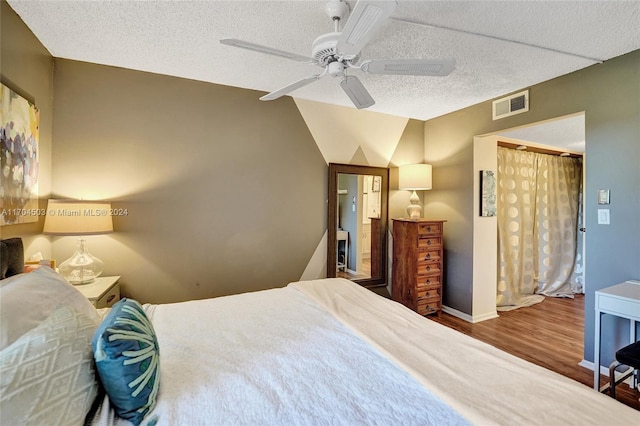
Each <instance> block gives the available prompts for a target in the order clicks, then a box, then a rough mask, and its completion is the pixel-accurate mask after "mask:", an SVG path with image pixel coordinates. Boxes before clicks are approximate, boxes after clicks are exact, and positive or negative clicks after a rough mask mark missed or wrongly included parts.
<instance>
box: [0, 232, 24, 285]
mask: <svg viewBox="0 0 640 426" xmlns="http://www.w3.org/2000/svg"><path fill="white" fill-rule="evenodd" d="M22 272H24V247H23V246H22V238H9V239H6V240H0V279H4V278H9V277H10V276H12V275H17V274H21V273H22Z"/></svg>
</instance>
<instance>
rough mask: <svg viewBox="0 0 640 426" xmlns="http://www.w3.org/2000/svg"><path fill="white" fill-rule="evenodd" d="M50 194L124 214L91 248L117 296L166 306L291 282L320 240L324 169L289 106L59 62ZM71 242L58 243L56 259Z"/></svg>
mask: <svg viewBox="0 0 640 426" xmlns="http://www.w3.org/2000/svg"><path fill="white" fill-rule="evenodd" d="M55 93H56V97H55V103H54V122H55V129H54V140H55V145H54V153H53V164H54V170H53V188H54V194H55V196H57V197H62V198H66V197H68V198H86V199H91V198H94V199H109V200H112V201H113V202H114V206H116V207H118V208H122V209H127V211H128V215H126V216H123V217H117V218H115V220H114V225H115V228H116V232H115V233H114V234H112V235H109V236H96V237H89V247H90V248H91V250H92V251H93V252H94V254H95V255H97V256H98V257H101V258H102V259H103V260H104V261H105V264H106V270H105V274H118V275H122V276H123V279H122V281H123V292H124V294H126V295H128V296H130V297H133V298H137V299H140V300H142V301H144V302H157V303H159V302H170V301H178V300H187V299H194V298H204V297H212V296H219V295H225V294H231V293H238V292H242V291H249V290H259V289H264V288H272V287H278V286H283V285H286V284H287V283H289V282H291V281H296V280H298V279H299V278H300V276H301V275H302V272H303V270H304V268H305V266H306V265H307V263H308V261H309V259H310V258H311V256H312V254H313V252H314V250H315V248H316V246H317V245H318V242H319V241H320V240H321V238H322V235H323V233H324V231H325V229H326V218H325V216H326V213H325V199H326V191H327V189H326V182H327V166H326V163H325V162H324V159H323V157H322V155H321V153H320V151H319V150H318V147H317V146H316V144H315V142H314V140H313V138H312V137H311V134H310V133H309V130H308V129H307V126H306V125H305V123H304V120H302V117H301V116H300V113H299V112H298V110H297V108H296V106H295V104H294V102H293V101H292V100H291V98H283V99H282V100H280V101H277V102H271V103H266V102H260V101H258V97H259V96H260V94H259V93H258V92H254V91H250V90H242V89H237V88H231V87H226V86H219V85H214V84H207V83H202V82H197V81H191V80H185V79H179V78H174V77H168V76H162V75H156V74H150V73H143V72H138V71H132V70H125V69H120V68H113V67H107V66H100V65H94V64H88V63H82V62H75V61H69V60H61V59H57V60H56V68H55ZM73 245H74V240H73V238H57V239H55V240H54V254H55V256H57V257H58V258H64V257H65V256H67V255H69V254H70V253H71V251H72V249H73Z"/></svg>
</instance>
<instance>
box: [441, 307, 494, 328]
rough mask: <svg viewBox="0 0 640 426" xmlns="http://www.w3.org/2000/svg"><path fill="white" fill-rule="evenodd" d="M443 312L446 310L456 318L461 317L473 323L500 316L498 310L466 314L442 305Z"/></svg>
mask: <svg viewBox="0 0 640 426" xmlns="http://www.w3.org/2000/svg"><path fill="white" fill-rule="evenodd" d="M442 312H446V313H448V314H449V315H453V316H454V317H456V318H460V319H461V320H465V321H466V322H470V323H472V324H473V323H476V322H480V321H486V320H488V319H493V318H498V313H497V312H492V313H488V314H483V315H476V316H472V315H469V314H465V313H464V312H461V311H459V310H457V309H453V308H451V307H449V306H442Z"/></svg>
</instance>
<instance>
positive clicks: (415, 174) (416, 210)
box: [398, 164, 431, 219]
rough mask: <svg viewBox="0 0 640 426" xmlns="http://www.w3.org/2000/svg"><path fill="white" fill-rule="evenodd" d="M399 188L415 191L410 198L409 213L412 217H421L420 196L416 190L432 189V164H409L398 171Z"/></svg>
mask: <svg viewBox="0 0 640 426" xmlns="http://www.w3.org/2000/svg"><path fill="white" fill-rule="evenodd" d="M398 189H401V190H409V191H413V194H411V197H410V198H409V202H410V203H411V204H409V206H408V207H407V213H408V214H409V218H410V219H419V218H420V216H421V215H422V206H421V205H420V198H419V197H418V194H416V191H422V190H426V189H431V164H407V165H405V166H400V170H399V171H398Z"/></svg>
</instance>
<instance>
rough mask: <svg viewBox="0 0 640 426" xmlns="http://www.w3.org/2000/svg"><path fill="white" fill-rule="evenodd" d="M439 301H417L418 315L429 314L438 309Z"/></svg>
mask: <svg viewBox="0 0 640 426" xmlns="http://www.w3.org/2000/svg"><path fill="white" fill-rule="evenodd" d="M440 309H441V307H440V302H431V303H418V306H417V309H416V312H418V313H419V314H420V315H429V314H433V313H434V312H438V311H440Z"/></svg>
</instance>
